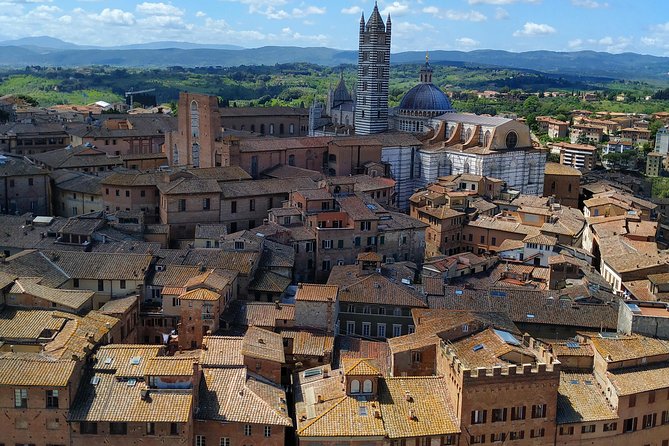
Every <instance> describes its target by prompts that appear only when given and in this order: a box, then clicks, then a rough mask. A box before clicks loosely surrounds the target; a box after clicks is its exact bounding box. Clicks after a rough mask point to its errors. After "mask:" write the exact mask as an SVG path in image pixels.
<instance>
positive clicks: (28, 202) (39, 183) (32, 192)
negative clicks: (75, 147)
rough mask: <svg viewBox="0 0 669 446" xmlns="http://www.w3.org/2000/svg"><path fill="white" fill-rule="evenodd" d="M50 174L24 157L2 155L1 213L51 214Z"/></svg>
mask: <svg viewBox="0 0 669 446" xmlns="http://www.w3.org/2000/svg"><path fill="white" fill-rule="evenodd" d="M51 209H52V204H51V184H50V180H49V173H48V172H47V171H46V170H45V169H40V168H39V167H36V166H34V165H33V164H31V163H29V162H28V161H26V160H24V159H22V158H10V157H7V156H4V155H0V211H1V213H3V214H25V213H26V212H32V213H33V214H37V215H50V214H51Z"/></svg>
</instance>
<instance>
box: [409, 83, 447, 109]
mask: <svg viewBox="0 0 669 446" xmlns="http://www.w3.org/2000/svg"><path fill="white" fill-rule="evenodd" d="M399 109H400V110H422V111H440V112H449V111H453V107H452V106H451V101H450V100H449V99H448V96H446V93H444V92H443V91H441V89H439V87H437V86H436V85H434V84H433V83H421V84H418V85H416V86H415V87H413V88H412V89H411V90H409V91H408V92H407V94H405V95H404V97H403V98H402V101H400V106H399Z"/></svg>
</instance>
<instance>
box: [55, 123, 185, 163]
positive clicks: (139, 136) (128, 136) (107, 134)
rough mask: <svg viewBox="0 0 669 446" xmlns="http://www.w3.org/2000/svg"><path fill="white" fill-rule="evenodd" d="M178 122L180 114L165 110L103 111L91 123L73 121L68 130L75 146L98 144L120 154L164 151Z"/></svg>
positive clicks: (100, 147) (111, 152)
mask: <svg viewBox="0 0 669 446" xmlns="http://www.w3.org/2000/svg"><path fill="white" fill-rule="evenodd" d="M176 124H177V120H176V118H173V117H172V116H168V115H163V114H154V113H150V114H141V115H123V116H120V115H100V116H99V118H97V119H96V120H95V121H94V122H91V123H83V124H70V125H68V126H67V130H66V131H67V133H68V135H70V139H71V143H72V145H73V146H79V145H85V144H89V145H94V146H95V147H97V148H98V149H99V150H101V151H102V152H104V153H107V154H109V155H117V156H118V155H133V154H146V153H159V152H161V151H162V150H161V148H162V146H163V144H164V143H165V134H167V133H169V132H171V131H173V130H175V129H176Z"/></svg>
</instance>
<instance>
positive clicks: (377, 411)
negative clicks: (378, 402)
mask: <svg viewBox="0 0 669 446" xmlns="http://www.w3.org/2000/svg"><path fill="white" fill-rule="evenodd" d="M374 418H381V411H380V410H378V409H377V410H375V411H374Z"/></svg>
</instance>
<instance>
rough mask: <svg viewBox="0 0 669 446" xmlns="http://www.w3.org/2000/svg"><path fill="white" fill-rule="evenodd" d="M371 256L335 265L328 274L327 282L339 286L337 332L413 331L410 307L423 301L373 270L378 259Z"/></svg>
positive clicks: (385, 333) (367, 334) (420, 305)
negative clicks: (343, 264)
mask: <svg viewBox="0 0 669 446" xmlns="http://www.w3.org/2000/svg"><path fill="white" fill-rule="evenodd" d="M370 254H371V253H370ZM371 257H372V256H368V255H367V254H360V256H359V257H358V260H357V264H356V265H345V266H335V267H334V268H333V269H332V272H331V273H330V277H329V278H328V282H327V283H328V285H336V286H338V287H339V332H340V334H346V335H357V336H362V337H363V338H379V339H385V338H392V337H396V336H401V335H404V334H407V333H411V332H413V330H414V328H415V327H414V322H413V320H412V318H411V309H412V308H426V307H427V303H426V302H425V300H424V299H423V297H422V296H421V295H420V294H419V293H417V292H416V291H415V290H413V289H411V288H409V287H408V286H407V285H405V284H401V283H397V282H394V281H392V280H390V279H389V278H388V277H386V276H384V275H383V274H381V273H380V272H377V270H380V267H381V261H380V259H379V258H378V257H376V258H371Z"/></svg>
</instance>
